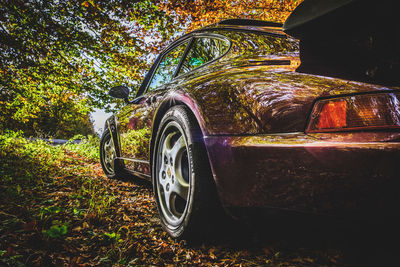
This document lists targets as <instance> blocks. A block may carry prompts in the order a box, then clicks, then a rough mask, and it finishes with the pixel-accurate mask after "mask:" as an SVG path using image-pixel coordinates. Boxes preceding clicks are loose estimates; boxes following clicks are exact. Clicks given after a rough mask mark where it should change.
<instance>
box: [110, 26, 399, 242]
mask: <svg viewBox="0 0 400 267" xmlns="http://www.w3.org/2000/svg"><path fill="white" fill-rule="evenodd" d="M182 44H183V45H184V47H180V46H182ZM201 46H203V48H201ZM191 49H198V50H199V51H200V52H199V51H197V52H198V53H197V54H196V53H195V52H191ZM178 50H180V51H181V52H180V53H181V55H183V56H182V57H181V58H178V59H179V60H176V58H177V57H176V55H173V54H171V51H178ZM182 51H183V52H182ZM172 53H175V52H172ZM191 53H192V54H191ZM202 53H203V54H202ZM207 53H209V54H210V55H208V58H206V60H203V62H201V60H199V58H200V57H199V55H203V56H204V54H207ZM193 55H197V56H193ZM185 56H186V58H185ZM191 56H192V57H191ZM167 58H169V60H170V61H171V58H172V61H173V60H175V61H176V62H175V63H174V64H176V65H175V66H176V68H177V69H176V68H175V69H174V70H173V71H172V72H173V74H172V79H170V80H168V79H166V80H163V79H164V78H165V77H162V78H163V79H161V78H160V77H161V76H162V75H161V74H163V73H161V74H160V75H161V76H160V75H158V74H157V68H158V67H159V66H163V65H162V64H163V63H162V62H163V61H165V60H166V59H167ZM185 60H186V62H185ZM196 60H197V61H196ZM300 63H301V62H300V58H299V43H298V40H296V39H294V38H292V37H290V36H288V35H287V34H285V33H284V32H283V31H282V28H281V25H278V24H274V23H268V22H260V21H249V20H228V21H223V22H221V23H219V24H216V25H211V26H209V27H206V28H202V29H200V30H197V31H194V32H192V33H189V34H187V35H185V36H183V37H181V38H179V39H178V40H176V41H175V42H173V43H172V44H171V45H169V46H168V48H167V49H166V50H164V51H163V52H162V53H161V54H160V56H159V57H158V58H157V59H156V61H155V63H154V65H153V66H152V68H151V69H150V71H149V73H148V74H147V76H146V78H145V79H144V82H143V84H142V85H141V87H140V89H139V91H138V93H137V96H136V98H135V99H134V100H132V101H131V102H130V104H129V103H128V104H127V105H125V107H124V108H122V109H121V110H120V111H119V112H117V113H116V114H115V116H112V117H111V118H109V119H108V120H107V123H106V127H107V129H108V131H109V133H110V136H111V139H112V143H113V144H114V149H115V152H114V154H115V162H118V166H119V167H118V168H124V170H129V172H130V173H133V174H134V175H136V176H138V177H141V178H145V179H148V180H150V181H152V182H153V183H154V178H153V180H152V176H153V177H154V170H155V169H154V166H152V165H154V157H155V156H154V155H156V157H157V152H154V151H155V147H156V143H157V138H156V136H157V132H158V131H159V130H160V129H159V128H160V123H161V122H162V120H163V117H164V116H165V114H166V113H167V112H168V111H169V110H171V108H173V107H175V106H183V107H185V109H186V110H187V112H188V113H191V116H193V118H194V120H195V121H196V123H197V124H198V126H199V128H200V130H201V142H202V143H203V144H204V147H205V150H206V155H207V161H208V164H209V167H210V172H211V177H212V181H213V184H214V186H215V188H216V192H217V197H218V201H217V202H219V203H220V204H221V205H222V207H224V208H225V209H226V210H229V211H230V212H232V213H235V212H236V211H238V212H239V211H240V210H242V209H247V208H278V209H283V210H292V211H297V212H306V213H319V214H328V215H335V216H347V215H350V214H351V215H354V214H362V213H364V212H366V213H371V212H377V211H382V207H385V208H387V207H389V206H390V205H392V204H394V203H396V201H397V200H398V193H397V190H398V185H399V172H398V167H397V166H399V162H400V142H399V141H400V106H399V101H400V87H396V86H383V85H376V84H369V83H363V82H358V81H351V80H345V79H340V78H332V77H328V76H320V75H313V74H306V73H299V72H296V69H297V68H298V67H299V65H300ZM185 64H186V65H185ZM187 66H189V67H188V69H187V71H186V72H185V71H184V73H181V72H180V69H184V68H186V67H187ZM190 67H191V68H192V69H190ZM169 71H170V70H169ZM159 72H160V71H159ZM172 72H171V71H170V73H172ZM165 73H166V72H164V74H165ZM167 74H168V73H167ZM157 75H158V76H157ZM169 75H171V74H169ZM164 76H168V75H164ZM152 84H153V85H154V84H156V85H157V86H153V85H152ZM124 97H126V95H124ZM354 103H356V104H354ZM360 103H361V104H360ZM343 105H345V108H347V110H350V109H351V108H353V112H355V111H356V112H359V113H357V114H358V115H360V114H361V115H360V116H364V115H365V116H366V117H368V116H373V114H378V115H379V116H380V114H383V115H382V116H389V117H390V116H391V117H390V118H389V119H387V120H386V121H385V123H383V122H375V121H374V120H373V119H368V118H370V117H368V118H367V119H366V121H363V122H355V119H354V118H350V117H347V118H346V117H345V118H344V120H345V124H343V114H347V113H346V112H349V111H347V110H346V111H345V113H343V110H342V109H343V107H344V106H343ZM338 110H339V111H338ZM341 110H342V111H341ZM360 110H361V111H360ZM336 111H337V112H339V113H340V112H341V113H340V114H339V115H337V117H334V116H336V115H329V114H330V113H335V112H336ZM368 112H369V113H368ZM374 112H375V113H374ZM366 113H368V114H366ZM327 114H328V115H327ZM335 114H336V113H335ZM363 114H364V115H363ZM388 114H389V115H388ZM358 115H357V116H358ZM378 115H377V116H378ZM322 116H325V117H324V118H325V120H327V121H328V126H326V125H325V126H324V125H323V124H324V123H323V122H322V119H321V117H322ZM348 116H349V115H348ZM357 118H359V117H357ZM346 119H347V121H346ZM332 121H333V122H332ZM338 121H339V122H338ZM340 121H342V122H340ZM329 123H330V124H329ZM346 123H348V124H349V125H347V124H346ZM357 123H358V124H357ZM374 123H375V124H374ZM350 124H351V125H350ZM332 125H333V126H332ZM353 126H354V127H353ZM138 131H139V133H138ZM138 140H140V143H138ZM111 156H112V155H111ZM111 156H110V157H111ZM152 172H153V173H152ZM190 190H192V189H190ZM202 194H207V192H202ZM219 203H215V205H217V204H219ZM389 204H390V205H389ZM175 237H180V236H175Z"/></svg>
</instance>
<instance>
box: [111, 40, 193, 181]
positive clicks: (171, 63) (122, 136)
mask: <svg viewBox="0 0 400 267" xmlns="http://www.w3.org/2000/svg"><path fill="white" fill-rule="evenodd" d="M190 40H191V39H190V38H186V39H184V40H183V41H181V42H179V43H177V44H174V45H172V47H170V48H169V49H167V51H166V52H164V53H162V54H161V55H160V56H159V58H158V59H157V60H156V62H155V63H154V66H153V67H152V68H151V70H150V72H149V73H148V74H147V76H146V78H145V81H144V84H142V86H141V88H140V89H139V93H138V96H137V97H138V99H139V101H135V102H137V103H135V104H128V105H126V106H125V107H123V108H122V109H121V111H120V112H119V113H118V114H117V129H118V132H119V144H120V147H121V155H120V159H122V160H123V161H124V164H125V167H126V168H127V169H129V170H130V171H132V172H133V173H134V174H136V175H139V176H145V177H146V178H150V175H151V172H150V138H151V131H152V123H153V117H154V113H155V111H156V110H157V107H158V106H159V105H160V103H161V101H162V99H163V97H164V95H165V93H166V92H167V91H168V89H169V88H170V87H171V81H172V80H173V79H174V78H175V77H176V76H177V74H178V71H179V66H180V62H181V60H182V59H183V58H184V56H185V54H186V53H187V50H188V48H189V44H190ZM140 90H141V91H143V93H140Z"/></svg>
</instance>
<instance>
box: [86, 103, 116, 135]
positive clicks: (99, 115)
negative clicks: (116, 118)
mask: <svg viewBox="0 0 400 267" xmlns="http://www.w3.org/2000/svg"><path fill="white" fill-rule="evenodd" d="M91 115H92V118H93V125H94V131H95V132H96V133H97V134H98V135H101V134H102V133H103V130H104V129H103V128H104V123H105V122H106V119H107V118H108V117H110V116H111V115H112V113H106V112H104V110H101V109H95V111H94V112H93V113H92V114H91Z"/></svg>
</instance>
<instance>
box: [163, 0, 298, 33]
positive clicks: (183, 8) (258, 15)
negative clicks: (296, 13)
mask: <svg viewBox="0 0 400 267" xmlns="http://www.w3.org/2000/svg"><path fill="white" fill-rule="evenodd" d="M301 2H302V0H262V1H261V0H234V1H226V0H193V1H182V0H172V1H162V2H161V3H160V7H161V8H162V9H163V10H165V12H167V13H168V14H171V15H175V16H176V17H177V19H178V20H179V22H180V23H183V24H184V25H187V28H186V31H192V30H194V29H196V28H199V27H203V26H206V25H209V24H214V23H217V22H218V21H220V20H223V19H232V18H241V19H258V20H267V21H274V22H282V23H283V22H284V21H285V20H286V18H287V17H288V16H289V14H290V13H291V12H292V11H293V10H294V9H295V8H296V7H297V6H298V5H299V4H300V3H301Z"/></svg>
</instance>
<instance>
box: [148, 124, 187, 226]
mask: <svg viewBox="0 0 400 267" xmlns="http://www.w3.org/2000/svg"><path fill="white" fill-rule="evenodd" d="M157 167H158V168H157V174H156V175H157V179H156V182H157V190H158V194H157V196H158V200H159V203H160V207H161V211H162V213H163V217H164V218H165V219H166V221H167V222H168V223H169V224H170V225H178V224H179V223H180V222H181V221H182V220H183V218H184V214H185V212H186V209H187V204H188V196H189V189H190V177H189V174H190V173H191V172H190V165H189V160H188V146H187V141H186V138H185V135H184V134H183V131H182V129H181V127H180V126H179V124H178V123H176V122H174V121H173V122H170V123H168V124H167V126H166V127H165V128H164V131H163V133H162V135H161V139H160V145H159V149H158V153H157Z"/></svg>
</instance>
